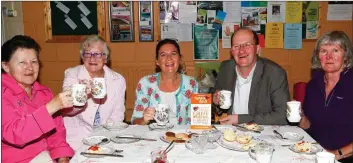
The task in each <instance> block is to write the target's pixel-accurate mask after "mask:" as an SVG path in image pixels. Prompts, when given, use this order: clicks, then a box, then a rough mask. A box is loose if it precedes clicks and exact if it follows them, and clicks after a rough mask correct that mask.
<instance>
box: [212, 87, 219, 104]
mask: <svg viewBox="0 0 353 163" xmlns="http://www.w3.org/2000/svg"><path fill="white" fill-rule="evenodd" d="M219 97H220V91H219V90H216V92H215V93H214V94H213V98H212V99H213V103H214V104H216V105H219Z"/></svg>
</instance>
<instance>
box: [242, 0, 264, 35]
mask: <svg viewBox="0 0 353 163" xmlns="http://www.w3.org/2000/svg"><path fill="white" fill-rule="evenodd" d="M241 19H242V20H241V23H242V26H247V27H249V28H251V29H252V30H253V31H256V32H258V33H262V34H263V33H264V31H265V30H264V28H265V24H266V21H267V2H266V1H242V2H241Z"/></svg>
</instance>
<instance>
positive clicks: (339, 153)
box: [337, 149, 343, 158]
mask: <svg viewBox="0 0 353 163" xmlns="http://www.w3.org/2000/svg"><path fill="white" fill-rule="evenodd" d="M337 152H338V155H340V157H341V158H342V157H343V153H342V151H341V149H338V150H337Z"/></svg>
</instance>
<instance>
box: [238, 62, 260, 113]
mask: <svg viewBox="0 0 353 163" xmlns="http://www.w3.org/2000/svg"><path fill="white" fill-rule="evenodd" d="M255 68H256V64H255V65H254V67H253V68H252V69H251V71H250V73H249V76H248V77H247V78H246V79H245V78H243V77H242V76H241V75H240V72H239V71H238V69H237V67H235V71H236V73H237V80H236V83H235V89H234V99H233V114H249V109H248V103H249V95H250V89H251V81H252V78H253V76H254V71H255Z"/></svg>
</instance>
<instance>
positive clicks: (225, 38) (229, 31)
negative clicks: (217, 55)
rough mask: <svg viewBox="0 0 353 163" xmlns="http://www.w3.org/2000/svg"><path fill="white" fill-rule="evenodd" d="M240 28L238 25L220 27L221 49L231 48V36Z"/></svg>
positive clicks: (230, 24)
mask: <svg viewBox="0 0 353 163" xmlns="http://www.w3.org/2000/svg"><path fill="white" fill-rule="evenodd" d="M238 28H240V24H239V23H224V24H223V26H222V29H223V31H222V48H231V46H232V45H231V40H230V39H231V36H232V35H233V33H234V31H236V30H237V29H238Z"/></svg>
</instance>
